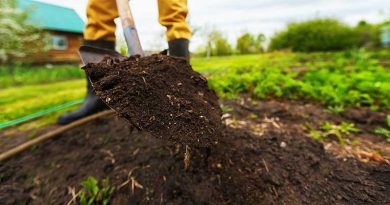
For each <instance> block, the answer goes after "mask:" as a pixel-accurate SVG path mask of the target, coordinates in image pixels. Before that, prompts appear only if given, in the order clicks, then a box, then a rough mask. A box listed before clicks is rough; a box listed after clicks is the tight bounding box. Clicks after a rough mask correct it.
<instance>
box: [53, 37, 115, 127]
mask: <svg viewBox="0 0 390 205" xmlns="http://www.w3.org/2000/svg"><path fill="white" fill-rule="evenodd" d="M84 45H86V46H93V47H97V48H104V49H110V50H114V49H115V42H112V41H105V40H97V41H87V40H85V41H84ZM86 79H87V96H86V98H85V100H84V103H83V104H82V105H81V106H80V108H78V109H77V110H75V111H73V112H69V113H65V114H63V115H61V116H60V117H59V118H58V119H57V124H60V125H65V124H69V123H71V122H73V121H76V120H78V119H81V118H83V117H86V116H88V115H92V114H94V113H97V112H100V111H102V110H105V109H108V106H107V105H106V104H105V103H104V102H103V101H102V100H100V98H99V97H97V96H96V95H95V93H94V91H93V89H92V85H91V82H90V81H89V79H88V77H87V78H86Z"/></svg>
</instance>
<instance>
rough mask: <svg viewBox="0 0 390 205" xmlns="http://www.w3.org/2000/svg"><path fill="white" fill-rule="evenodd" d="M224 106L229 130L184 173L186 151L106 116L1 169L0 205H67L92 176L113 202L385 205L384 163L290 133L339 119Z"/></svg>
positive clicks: (259, 106) (272, 104) (293, 107)
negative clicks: (108, 188)
mask: <svg viewBox="0 0 390 205" xmlns="http://www.w3.org/2000/svg"><path fill="white" fill-rule="evenodd" d="M222 103H223V104H225V105H229V106H231V107H232V109H233V110H231V111H230V113H231V114H230V115H231V116H230V117H228V116H226V115H225V116H224V117H225V120H224V121H225V123H226V124H228V125H229V126H228V127H226V128H224V131H223V137H222V138H221V140H220V142H219V143H218V144H217V145H216V146H214V147H212V148H211V149H205V148H201V149H197V148H191V151H190V152H191V159H190V167H189V169H188V170H187V171H185V170H184V163H183V157H184V147H182V146H180V145H178V144H171V143H166V142H164V141H162V140H158V139H156V138H154V137H151V136H149V135H147V134H145V133H140V132H137V131H135V130H134V129H131V128H129V127H127V125H126V123H124V122H123V121H122V120H120V119H117V118H115V117H106V118H103V119H99V120H96V121H94V122H91V123H89V124H87V125H85V126H84V127H79V128H77V129H74V130H72V131H70V132H67V133H65V134H63V135H62V136H60V137H59V138H57V139H55V140H51V141H48V142H45V143H43V144H41V145H39V146H38V147H36V148H35V149H34V150H30V151H29V152H25V153H22V154H21V155H19V156H17V157H15V158H13V159H11V160H10V161H7V162H5V163H3V164H1V165H0V173H1V175H0V201H1V202H2V204H16V203H23V202H27V204H65V203H67V202H68V201H70V199H71V194H70V193H69V192H68V190H72V189H73V188H74V189H75V190H76V191H78V190H80V189H81V186H80V182H81V181H83V180H85V179H86V178H87V177H88V176H94V177H95V178H97V179H104V178H105V177H109V178H110V183H111V184H113V185H114V186H116V187H117V191H116V192H115V193H114V195H113V201H112V204H114V205H119V204H160V203H162V204H389V203H390V197H389V196H390V167H389V166H388V165H386V164H385V163H369V164H366V163H361V162H359V161H356V160H354V159H351V158H347V157H345V156H344V155H342V154H341V155H337V156H338V158H336V157H334V155H333V154H334V153H333V154H331V153H329V152H327V151H326V150H325V149H324V146H323V145H322V144H321V143H320V142H318V141H316V140H314V139H311V138H307V137H305V135H306V131H305V130H304V129H302V128H300V127H299V126H298V124H300V123H303V122H304V120H305V119H306V121H310V120H311V122H313V123H314V122H315V121H321V120H323V119H324V120H329V119H330V118H332V117H333V118H334V119H333V120H345V118H344V117H343V116H338V117H334V115H332V114H329V115H326V114H324V113H323V111H320V108H318V107H316V106H315V105H304V104H293V103H290V104H286V103H283V102H277V101H267V102H252V103H250V105H251V106H248V105H249V101H243V103H240V102H233V101H223V102H222ZM300 109H304V112H302V110H300ZM254 115H256V117H255V116H254ZM306 115H309V116H311V117H310V118H308V119H307V118H305V117H303V116H306ZM380 115H382V114H380ZM233 116H234V118H233ZM277 118H279V119H277ZM366 119H368V118H366ZM375 119H377V118H376V117H375ZM378 123H379V124H380V123H382V122H380V121H378V122H371V124H370V123H358V124H357V126H359V127H360V128H364V126H375V125H377V124H378ZM366 128H367V129H368V128H369V127H366ZM368 138H369V139H370V140H371V141H373V142H374V141H375V140H377V141H378V142H380V140H383V139H379V138H376V137H375V136H372V137H368ZM325 143H328V142H325ZM330 151H331V150H330ZM126 181H127V182H129V181H130V182H129V183H127V184H126V183H125V185H124V186H120V185H121V184H122V185H123V184H124V182H126ZM131 182H132V183H131ZM135 182H137V184H138V185H137V186H131V184H135Z"/></svg>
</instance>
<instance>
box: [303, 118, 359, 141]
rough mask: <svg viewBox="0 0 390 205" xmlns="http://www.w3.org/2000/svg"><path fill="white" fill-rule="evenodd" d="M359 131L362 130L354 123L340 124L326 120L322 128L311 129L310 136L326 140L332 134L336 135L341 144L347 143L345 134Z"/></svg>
mask: <svg viewBox="0 0 390 205" xmlns="http://www.w3.org/2000/svg"><path fill="white" fill-rule="evenodd" d="M359 131H360V130H359V129H358V128H356V127H355V125H354V124H353V123H348V122H341V124H340V125H336V124H332V123H330V122H324V123H323V124H322V125H321V127H320V130H314V129H313V130H311V131H310V133H309V136H310V137H312V138H314V139H317V140H325V139H327V138H328V137H330V136H335V137H337V139H338V140H339V142H340V144H341V145H345V144H346V143H347V141H346V140H345V137H344V136H348V135H350V134H351V133H353V132H359Z"/></svg>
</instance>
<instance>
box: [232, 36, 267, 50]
mask: <svg viewBox="0 0 390 205" xmlns="http://www.w3.org/2000/svg"><path fill="white" fill-rule="evenodd" d="M264 40H265V37H264V35H263V34H259V35H257V37H256V38H255V37H254V36H253V35H252V34H250V33H244V34H243V35H241V36H240V37H238V39H237V50H238V51H239V52H240V53H241V54H248V53H260V52H262V51H263V47H262V43H263V42H264Z"/></svg>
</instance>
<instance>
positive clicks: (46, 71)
mask: <svg viewBox="0 0 390 205" xmlns="http://www.w3.org/2000/svg"><path fill="white" fill-rule="evenodd" d="M83 77H84V71H83V70H81V69H80V66H79V65H77V64H69V65H46V66H29V65H23V64H20V65H8V66H5V65H3V66H0V88H8V87H11V86H22V85H34V84H42V83H51V82H58V81H64V80H71V79H80V78H83Z"/></svg>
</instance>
